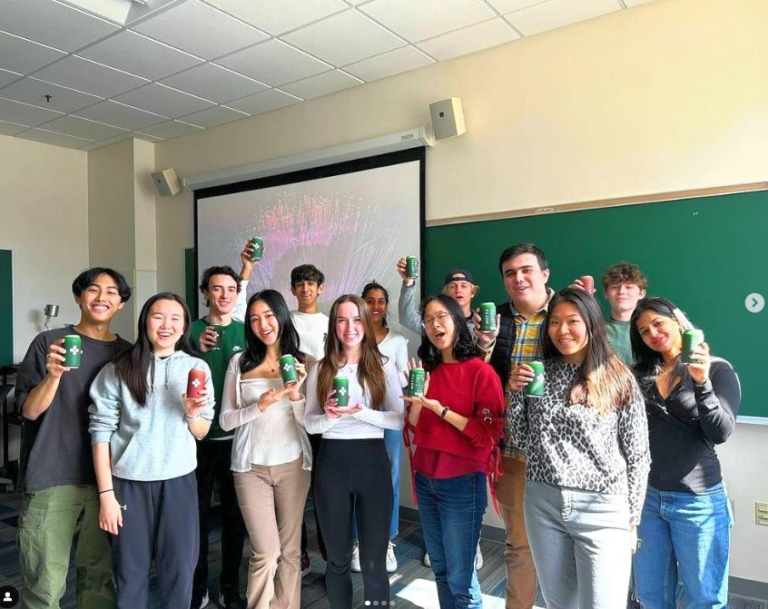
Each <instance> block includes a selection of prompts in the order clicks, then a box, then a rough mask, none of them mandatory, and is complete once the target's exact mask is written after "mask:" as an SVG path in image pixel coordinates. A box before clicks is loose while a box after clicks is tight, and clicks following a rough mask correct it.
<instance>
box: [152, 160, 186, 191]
mask: <svg viewBox="0 0 768 609" xmlns="http://www.w3.org/2000/svg"><path fill="white" fill-rule="evenodd" d="M152 181H153V182H154V183H155V188H157V192H158V194H159V195H160V196H161V197H172V196H173V195H175V194H176V193H177V192H180V191H181V182H179V177H178V176H177V175H176V170H174V169H173V167H171V168H170V169H163V170H162V171H156V172H155V173H153V174H152Z"/></svg>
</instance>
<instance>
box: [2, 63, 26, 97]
mask: <svg viewBox="0 0 768 609" xmlns="http://www.w3.org/2000/svg"><path fill="white" fill-rule="evenodd" d="M19 78H23V77H22V75H21V74H17V73H16V72H9V71H8V70H1V69H0V89H1V88H3V87H5V86H7V85H9V84H11V83H12V82H13V81H14V80H19ZM0 95H2V93H0ZM6 97H7V96H6Z"/></svg>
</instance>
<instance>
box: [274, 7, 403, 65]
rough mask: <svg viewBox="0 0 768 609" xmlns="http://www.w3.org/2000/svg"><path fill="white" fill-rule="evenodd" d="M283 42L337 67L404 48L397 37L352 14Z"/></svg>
mask: <svg viewBox="0 0 768 609" xmlns="http://www.w3.org/2000/svg"><path fill="white" fill-rule="evenodd" d="M283 40H285V41H286V42H289V43H290V44H293V45H295V46H297V47H299V48H300V49H302V50H304V51H307V52H308V53H311V54H312V55H314V56H315V57H319V58H320V59H322V60H323V61H327V62H328V63H330V64H332V65H334V66H345V65H347V64H348V63H353V62H355V61H360V60H362V59H366V58H367V57H373V56H374V55H379V54H381V53H385V52H387V51H391V50H392V49H396V48H398V47H401V46H404V45H405V43H404V42H403V41H402V40H400V39H399V38H398V37H397V36H394V35H392V34H391V33H390V32H388V31H387V30H385V29H384V28H382V27H381V26H379V25H377V24H376V23H373V22H372V21H371V20H370V19H368V18H367V17H365V16H364V15H362V14H361V13H359V12H358V11H351V10H350V11H346V12H344V13H339V14H338V15H334V16H333V17H329V18H328V19H324V20H323V21H319V22H317V23H314V24H312V25H308V26H307V27H305V28H302V29H300V30H298V31H296V32H292V33H291V34H288V35H287V36H284V37H283Z"/></svg>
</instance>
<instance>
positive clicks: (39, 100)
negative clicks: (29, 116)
mask: <svg viewBox="0 0 768 609" xmlns="http://www.w3.org/2000/svg"><path fill="white" fill-rule="evenodd" d="M0 95H2V96H3V97H5V98H6V99H12V100H14V101H19V102H24V103H25V104H32V105H33V106H40V107H41V108H45V109H46V110H57V111H59V112H65V113H69V112H74V111H75V110H79V109H80V108H85V107H86V106H92V105H93V104H95V103H98V102H99V101H100V100H101V98H100V97H96V96H95V95H90V94H88V93H81V92H80V91H75V90H73V89H67V88H66V87H60V86H59V85H54V84H52V83H49V82H44V81H42V80H37V79H36V78H30V77H27V78H25V79H24V80H20V81H18V82H16V83H14V84H12V85H10V86H8V87H6V88H5V89H3V90H2V91H0ZM46 95H49V96H50V101H48V100H46V98H45V96H46Z"/></svg>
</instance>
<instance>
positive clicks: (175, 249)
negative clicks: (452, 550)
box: [156, 0, 768, 581]
mask: <svg viewBox="0 0 768 609" xmlns="http://www.w3.org/2000/svg"><path fill="white" fill-rule="evenodd" d="M766 22H768V2H765V0H660V1H658V2H654V3H650V4H645V5H642V6H640V7H638V8H635V9H632V10H628V11H621V12H618V13H613V14H611V15H608V16H606V17H603V18H600V19H596V20H593V21H589V22H584V23H581V24H577V25H574V26H571V27H568V28H563V29H561V30H555V31H552V32H548V33H544V34H541V35H538V36H534V37H532V38H528V39H523V40H520V41H516V42H513V43H511V44H507V45H504V46H501V47H498V48H495V49H491V50H488V51H485V52H482V53H478V54H475V55H471V56H467V57H461V58H458V59H455V60H452V61H448V62H444V63H440V64H437V65H434V66H430V67H427V68H423V69H420V70H417V71H414V72H410V73H407V74H402V75H398V76H396V77H393V78H390V79H386V80H383V81H379V82H375V83H371V84H368V85H365V86H362V87H358V88H355V89H350V90H347V91H343V92H340V93H337V94H335V95H331V96H328V97H325V98H320V99H317V100H313V101H309V102H305V103H302V104H299V105H296V106H293V107H289V108H285V109H282V110H278V111H275V112H271V113H268V114H265V115H262V116H258V117H254V118H251V119H248V120H244V121H238V122H237V123H230V124H228V125H223V126H221V127H218V128H216V129H211V130H206V131H203V132H199V133H196V134H193V135H190V136H187V137H183V138H178V139H175V140H172V141H169V142H163V143H159V144H157V145H156V167H157V168H158V169H159V168H165V167H174V168H175V169H176V170H177V172H178V173H179V174H180V175H193V174H198V173H206V172H210V171H214V170H217V169H221V168H227V167H234V166H238V165H246V164H249V163H255V162H258V161H261V160H266V159H272V158H277V157H280V156H285V155H289V154H295V153H299V152H304V151H308V150H316V149H320V148H323V147H327V146H333V145H338V144H342V143H346V142H350V141H356V140H363V139H367V138H371V137H375V136H379V135H382V134H385V133H392V132H396V131H399V130H403V129H407V128H410V127H413V126H416V125H420V124H424V123H426V122H428V120H429V117H428V104H429V103H430V102H433V101H436V100H440V99H445V98H447V97H450V96H459V97H461V98H462V99H463V103H464V110H465V114H466V122H467V130H468V132H467V134H466V135H464V136H462V137H460V138H456V139H453V140H446V141H442V142H438V144H437V145H436V146H435V147H434V148H433V149H431V150H429V152H428V159H427V219H428V220H437V219H445V218H452V217H457V216H463V215H467V214H479V213H491V212H499V211H503V210H508V209H522V208H531V207H537V206H540V205H553V204H560V203H571V202H580V201H591V200H598V199H606V198H612V197H621V196H628V195H638V194H653V193H659V192H669V191H675V190H684V189H692V188H702V187H708V186H725V185H733V184H741V183H748V182H756V181H763V180H766V179H767V178H768V164H767V161H766V159H768V86H766V84H765V79H764V75H765V74H767V73H768V36H766V35H765V32H764V24H765V23H766ZM192 230H193V218H192V196H191V194H189V193H185V194H182V195H179V196H177V197H173V198H171V199H164V200H158V205H157V254H158V285H159V287H160V288H161V289H173V290H176V291H182V290H183V289H184V248H186V247H191V246H192V245H193V241H194V240H193V234H192ZM767 440H768V430H766V429H765V428H762V427H761V428H757V427H747V426H743V425H739V426H738V429H737V432H736V434H735V436H734V438H732V439H731V441H730V442H729V443H728V444H726V445H725V446H724V447H723V449H722V454H723V462H724V467H725V473H726V478H727V480H728V483H729V485H730V489H731V493H732V496H733V498H734V499H735V504H736V512H737V521H736V527H735V529H734V545H733V562H732V569H731V572H732V575H735V576H737V577H743V578H748V579H753V580H759V581H768V552H765V548H766V543H765V542H766V529H763V528H759V527H756V526H755V525H754V524H753V523H751V522H750V519H749V518H748V515H749V513H750V511H751V510H752V507H753V506H752V504H753V503H754V501H759V500H768V488H766V486H768V482H767V480H768V477H766V476H765V475H764V474H762V473H760V472H758V471H757V467H758V466H759V464H762V463H764V462H766V461H768V441H767ZM406 487H407V488H406ZM409 488H410V485H407V484H404V491H405V490H407V489H409ZM406 496H407V495H406ZM486 521H487V522H492V523H497V524H498V522H499V521H498V520H497V519H495V517H494V516H493V515H491V514H489V516H487V518H486Z"/></svg>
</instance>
